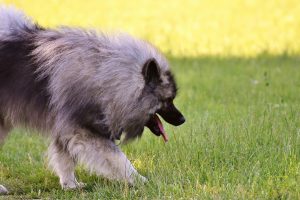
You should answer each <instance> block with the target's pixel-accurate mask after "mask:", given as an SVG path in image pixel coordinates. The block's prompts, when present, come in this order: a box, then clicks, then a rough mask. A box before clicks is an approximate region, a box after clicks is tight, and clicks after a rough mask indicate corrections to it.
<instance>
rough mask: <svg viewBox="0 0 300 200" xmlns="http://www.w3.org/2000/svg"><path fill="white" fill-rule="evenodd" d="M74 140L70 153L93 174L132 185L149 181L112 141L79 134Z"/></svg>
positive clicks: (70, 144)
mask: <svg viewBox="0 0 300 200" xmlns="http://www.w3.org/2000/svg"><path fill="white" fill-rule="evenodd" d="M72 140H73V141H72V142H69V145H68V148H69V151H70V153H71V154H72V155H73V156H74V157H77V159H78V161H79V162H80V163H81V164H83V165H85V166H86V167H87V168H88V169H89V170H90V171H91V172H94V173H96V174H97V175H101V176H104V177H106V178H109V179H116V180H125V181H127V182H128V183H129V184H131V185H134V184H135V183H136V182H146V181H147V179H146V178H145V177H143V176H141V175H140V174H139V173H138V172H137V171H136V170H135V168H134V167H133V165H132V164H131V163H130V161H129V160H128V159H127V157H126V156H125V154H124V153H123V152H122V151H121V150H120V149H119V147H118V146H116V145H115V143H114V142H112V141H111V140H108V139H105V138H101V137H97V136H95V137H92V136H89V135H88V134H86V135H85V134H78V135H76V136H74V138H73V139H72Z"/></svg>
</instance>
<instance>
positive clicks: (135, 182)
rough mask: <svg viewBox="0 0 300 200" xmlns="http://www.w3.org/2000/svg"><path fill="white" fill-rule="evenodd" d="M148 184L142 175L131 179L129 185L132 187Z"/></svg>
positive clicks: (136, 175)
mask: <svg viewBox="0 0 300 200" xmlns="http://www.w3.org/2000/svg"><path fill="white" fill-rule="evenodd" d="M147 182H148V179H147V178H146V177H144V176H142V175H140V174H135V175H134V176H132V177H130V180H129V181H128V183H129V184H130V185H131V186H136V185H141V184H146V183H147Z"/></svg>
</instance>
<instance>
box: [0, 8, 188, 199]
mask: <svg viewBox="0 0 300 200" xmlns="http://www.w3.org/2000/svg"><path fill="white" fill-rule="evenodd" d="M176 90H177V89H176V84H175V81H174V78H173V76H172V73H171V72H170V70H169V66H168V62H167V60H166V58H165V57H164V56H163V55H162V54H161V53H160V52H159V51H158V50H157V49H156V48H155V47H153V46H152V45H151V44H149V43H147V42H145V41H143V40H139V39H136V38H133V37H131V36H129V35H127V34H114V35H106V34H104V33H101V32H100V33H99V32H96V31H93V30H83V29H80V28H68V27H60V28H57V29H46V28H43V27H41V26H39V25H37V24H36V23H34V22H32V20H30V18H29V17H27V16H26V15H24V14H23V13H22V12H21V11H19V10H16V9H14V8H12V7H1V9H0V142H2V141H4V138H5V137H6V136H7V134H8V133H9V131H10V130H11V129H12V128H13V127H15V126H22V127H26V128H30V129H36V130H38V131H39V132H43V133H46V134H48V135H49V136H50V138H51V141H52V142H51V144H50V146H49V151H48V157H49V166H50V167H51V168H52V169H53V171H54V172H55V173H56V174H57V175H58V176H59V179H60V184H61V186H62V188H76V187H80V186H81V184H80V183H79V182H78V181H77V180H76V178H75V175H74V169H75V166H76V164H77V163H81V164H83V165H85V166H86V167H87V168H88V169H89V170H90V171H91V172H94V173H96V174H97V175H101V176H104V177H107V178H109V179H117V180H125V181H127V182H128V183H130V184H134V182H135V181H136V180H139V179H140V180H142V181H145V180H146V178H144V177H143V176H141V175H139V174H138V172H137V171H136V170H135V169H134V167H133V166H132V164H131V163H130V161H129V160H128V159H127V158H126V156H125V155H124V154H123V153H122V151H121V150H120V149H119V147H118V146H116V145H115V140H119V139H120V137H121V135H122V134H123V135H124V140H125V141H126V140H130V139H134V138H136V137H140V136H141V135H142V133H143V130H144V127H145V126H146V127H148V128H149V129H150V130H151V131H152V132H153V133H154V134H155V135H158V136H159V135H162V136H163V138H164V139H165V140H167V139H168V138H167V135H166V133H165V131H164V129H163V126H162V123H161V121H160V120H159V117H158V116H157V114H159V115H160V116H161V117H162V118H163V119H164V120H165V121H167V122H168V123H170V124H173V125H176V126H177V125H180V124H182V123H184V121H185V119H184V117H183V115H182V114H181V113H180V112H179V111H178V110H177V109H176V107H175V106H174V104H173V99H174V98H175V96H176ZM0 188H2V189H1V190H2V193H5V192H6V189H5V188H4V187H3V186H1V187H0Z"/></svg>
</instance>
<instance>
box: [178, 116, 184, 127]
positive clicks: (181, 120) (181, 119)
mask: <svg viewBox="0 0 300 200" xmlns="http://www.w3.org/2000/svg"><path fill="white" fill-rule="evenodd" d="M184 122H185V118H184V116H182V117H180V118H179V125H181V124H183V123H184Z"/></svg>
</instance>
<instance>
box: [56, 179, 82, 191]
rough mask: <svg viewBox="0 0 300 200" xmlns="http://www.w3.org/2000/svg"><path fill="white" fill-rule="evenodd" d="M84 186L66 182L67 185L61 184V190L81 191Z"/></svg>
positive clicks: (80, 183)
mask: <svg viewBox="0 0 300 200" xmlns="http://www.w3.org/2000/svg"><path fill="white" fill-rule="evenodd" d="M85 186H86V184H85V183H82V182H77V181H76V182H74V181H72V182H68V183H63V184H62V188H63V189H64V190H75V189H82V188H84V187H85Z"/></svg>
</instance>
